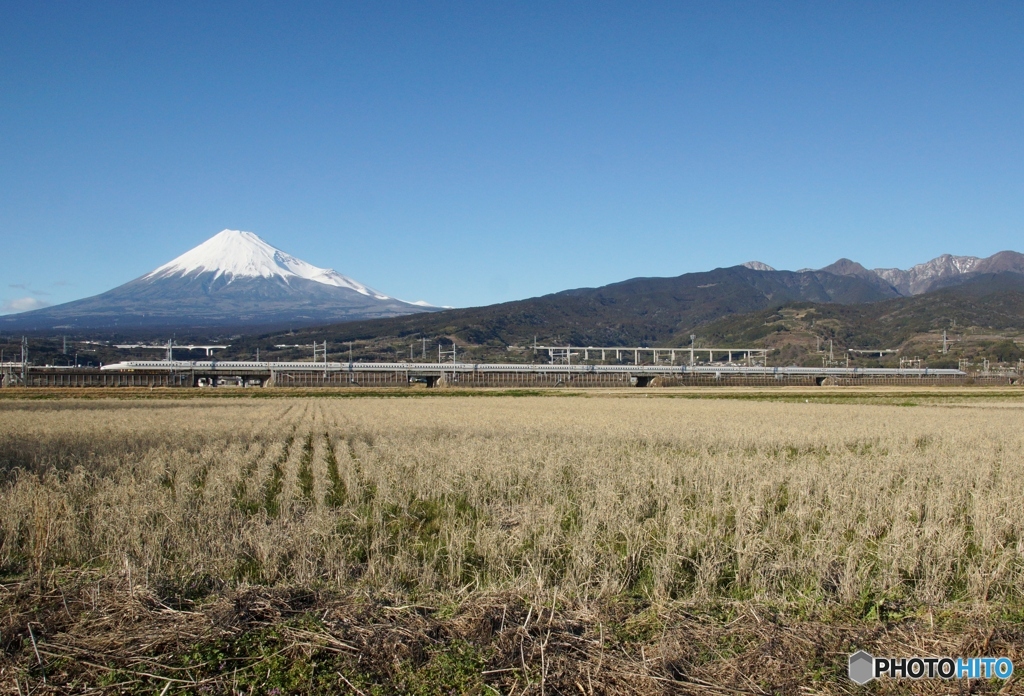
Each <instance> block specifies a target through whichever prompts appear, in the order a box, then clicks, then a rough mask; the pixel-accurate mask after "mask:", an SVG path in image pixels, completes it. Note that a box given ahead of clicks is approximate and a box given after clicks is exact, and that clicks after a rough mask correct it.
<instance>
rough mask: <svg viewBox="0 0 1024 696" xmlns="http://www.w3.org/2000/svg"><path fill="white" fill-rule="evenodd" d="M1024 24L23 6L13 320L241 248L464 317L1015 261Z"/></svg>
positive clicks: (954, 15)
mask: <svg viewBox="0 0 1024 696" xmlns="http://www.w3.org/2000/svg"><path fill="white" fill-rule="evenodd" d="M1022 30H1024V6H1021V5H1019V4H1012V3H987V4H984V5H973V6H970V7H969V8H968V7H965V6H954V5H937V4H924V3H914V4H908V5H901V6H899V7H892V6H890V5H887V4H883V3H873V4H857V5H854V4H852V3H851V4H840V5H827V6H825V5H816V4H810V3H807V4H803V3H789V4H786V5H784V6H782V5H779V6H760V5H754V4H750V5H742V6H739V5H732V6H724V5H720V6H712V7H703V6H697V5H692V6H682V7H681V6H679V5H676V4H669V3H664V4H649V5H645V6H643V7H642V8H637V7H634V6H630V5H626V4H600V5H587V6H584V5H575V4H561V5H558V6H555V7H551V6H548V5H541V4H529V5H518V6H473V5H458V4H452V3H424V4H418V5H415V6H410V5H406V4H400V3H376V4H373V5H362V6H360V5H349V6H344V7H339V6H337V5H333V4H327V3H324V4H308V5H304V6H303V7H301V8H298V9H295V8H292V7H283V6H274V5H270V4H264V5H248V4H247V5H242V4H240V3H238V4H235V3H225V4H219V5H217V6H215V7H210V6H205V5H203V4H199V3H180V4H175V5H173V6H142V5H132V4H128V3H123V4H121V3H108V4H104V5H102V6H93V7H74V6H68V5H60V4H57V3H33V4H27V3H26V4H21V5H14V4H10V5H8V6H7V7H5V12H4V22H3V23H0V85H2V89H0V157H2V158H3V161H4V163H5V166H4V167H3V168H0V231H2V234H3V238H4V248H5V263H4V266H3V269H4V270H3V271H2V272H0V279H2V281H3V282H2V283H0V309H2V313H8V312H11V311H19V310H22V309H31V308H32V306H33V305H35V306H41V305H42V304H57V303H61V302H66V301H69V300H73V299H77V298H81V297H86V296H89V295H94V294H97V293H100V292H103V291H105V290H108V289H110V288H113V287H114V286H117V285H120V284H122V283H125V282H127V281H129V280H132V279H134V278H137V277H139V276H141V275H143V274H145V273H147V272H149V271H152V270H153V269H154V268H156V267H157V266H159V265H161V264H163V263H166V262H167V261H169V260H170V259H172V258H175V257H177V256H178V255H180V254H182V253H183V252H185V251H187V250H188V249H190V248H192V247H194V246H196V245H198V244H199V243H201V242H203V241H204V240H206V239H207V238H209V237H211V236H213V235H214V234H216V233H217V232H218V231H220V230H222V229H224V228H230V229H243V230H249V231H252V232H255V233H256V234H258V235H259V236H260V237H262V238H263V239H265V240H267V242H269V243H270V244H272V245H274V246H276V247H279V248H281V249H283V250H285V251H287V252H288V253H290V254H293V255H295V256H296V257H298V258H300V259H302V260H304V261H307V262H309V263H311V264H314V265H316V266H320V267H325V268H332V269H334V270H336V271H338V272H339V273H342V274H345V275H348V276H352V277H354V278H356V279H358V280H359V281H361V282H364V283H366V284H368V285H370V286H372V287H374V288H378V289H379V290H381V291H382V292H384V293H387V294H388V295H391V296H395V297H405V298H410V299H420V298H422V299H424V300H426V301H428V302H431V303H433V304H435V305H453V306H470V305H483V304H490V303H494V302H500V301H506V300H512V299H519V298H524V297H530V296H536V295H542V294H545V293H550V292H555V291H559V290H564V289H567V288H574V287H587V286H599V285H604V284H607V283H612V282H616V281H620V280H624V279H627V278H631V277H636V276H675V275H679V274H682V273H687V272H693V271H702V270H708V269H711V268H715V267H720V266H732V265H738V264H741V263H744V262H746V261H751V260H758V261H761V262H764V263H767V264H769V265H771V266H773V267H775V268H780V269H794V270H795V269H798V268H804V267H809V268H820V267H823V266H826V265H828V264H830V263H832V262H833V261H835V260H836V259H838V258H840V257H847V258H850V259H853V260H854V261H857V262H859V263H861V264H863V265H864V266H866V267H868V268H891V267H897V268H904V269H906V268H909V267H910V266H912V265H914V264H917V263H922V262H925V261H928V260H930V259H932V258H934V257H936V256H938V255H940V254H943V253H951V254H957V255H967V256H978V257H986V256H989V255H991V254H993V253H995V252H998V251H1001V250H1005V249H1015V250H1018V251H1020V250H1022V247H1024V244H1021V243H1020V242H1019V241H1018V240H1020V238H1021V231H1022V229H1024V225H1022V223H1024V209H1022V203H1021V202H1022V201H1024V196H1022V194H1024V190H1022V189H1024V186H1022V184H1024V147H1022V146H1024V134H1022V132H1021V130H1020V124H1021V122H1022V116H1024V79H1022V78H1024V42H1021V41H1020V36H1022V35H1024V32H1022Z"/></svg>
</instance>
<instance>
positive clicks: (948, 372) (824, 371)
mask: <svg viewBox="0 0 1024 696" xmlns="http://www.w3.org/2000/svg"><path fill="white" fill-rule="evenodd" d="M101 369H103V370H112V371H118V372H132V371H146V372H151V371H158V372H172V371H173V372H188V371H191V372H223V373H225V374H228V373H233V374H240V373H249V374H251V373H263V374H266V373H271V372H409V373H425V372H426V373H446V372H447V373H453V372H454V373H495V372H506V373H513V372H533V373H563V374H565V373H574V374H622V373H626V374H633V375H637V374H639V375H644V374H647V375H693V374H698V375H763V376H771V375H777V376H786V375H788V376H815V377H858V376H863V377H947V378H957V377H965V376H966V373H965V372H962V371H961V370H954V369H931V368H926V367H925V368H882V367H763V366H750V367H748V366H742V365H531V364H523V363H464V362H455V363H410V362H326V363H325V362H268V361H259V360H197V361H189V360H130V361H126V362H119V363H113V364H110V365H104V366H103V367H102V368H101Z"/></svg>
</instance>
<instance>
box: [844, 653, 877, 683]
mask: <svg viewBox="0 0 1024 696" xmlns="http://www.w3.org/2000/svg"><path fill="white" fill-rule="evenodd" d="M874 666H875V658H874V657H872V656H871V655H869V654H868V653H866V652H864V651H863V650H858V651H857V652H855V653H854V654H852V655H850V667H849V674H850V681H852V682H854V683H856V684H867V683H868V682H869V681H871V680H872V679H874V678H875V675H874V671H875V670H874Z"/></svg>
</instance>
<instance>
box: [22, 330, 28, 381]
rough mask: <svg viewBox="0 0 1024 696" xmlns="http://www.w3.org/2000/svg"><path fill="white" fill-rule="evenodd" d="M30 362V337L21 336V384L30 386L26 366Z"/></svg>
mask: <svg viewBox="0 0 1024 696" xmlns="http://www.w3.org/2000/svg"><path fill="white" fill-rule="evenodd" d="M27 364H28V339H27V338H26V337H24V336H22V337H21V386H23V387H25V386H28V382H26V381H25V380H26V379H27V378H28V371H27V370H26V369H25V366H26V365H27Z"/></svg>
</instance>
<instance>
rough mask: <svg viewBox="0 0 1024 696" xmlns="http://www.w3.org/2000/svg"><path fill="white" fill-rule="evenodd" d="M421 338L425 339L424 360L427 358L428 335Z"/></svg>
mask: <svg viewBox="0 0 1024 696" xmlns="http://www.w3.org/2000/svg"><path fill="white" fill-rule="evenodd" d="M420 340H421V341H423V360H426V359H427V337H426V336H424V337H423V338H421V339H420Z"/></svg>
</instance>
